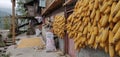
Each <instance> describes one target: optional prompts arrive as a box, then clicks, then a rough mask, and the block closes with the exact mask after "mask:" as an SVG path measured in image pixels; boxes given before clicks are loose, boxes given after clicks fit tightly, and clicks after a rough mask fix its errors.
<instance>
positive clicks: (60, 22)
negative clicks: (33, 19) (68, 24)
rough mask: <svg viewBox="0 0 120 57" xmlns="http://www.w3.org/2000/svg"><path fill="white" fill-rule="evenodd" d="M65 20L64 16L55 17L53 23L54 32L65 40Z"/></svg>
mask: <svg viewBox="0 0 120 57" xmlns="http://www.w3.org/2000/svg"><path fill="white" fill-rule="evenodd" d="M64 30H65V18H64V16H57V15H56V16H55V18H54V21H53V31H54V34H56V35H57V36H58V37H60V38H63V37H64V35H65V33H64Z"/></svg>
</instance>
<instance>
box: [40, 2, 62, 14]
mask: <svg viewBox="0 0 120 57" xmlns="http://www.w3.org/2000/svg"><path fill="white" fill-rule="evenodd" d="M62 2H63V1H62V0H54V1H53V2H51V4H50V5H49V6H48V7H47V8H46V9H44V10H43V12H42V15H45V14H47V13H49V12H50V11H51V10H54V9H55V8H56V7H58V6H59V5H62Z"/></svg>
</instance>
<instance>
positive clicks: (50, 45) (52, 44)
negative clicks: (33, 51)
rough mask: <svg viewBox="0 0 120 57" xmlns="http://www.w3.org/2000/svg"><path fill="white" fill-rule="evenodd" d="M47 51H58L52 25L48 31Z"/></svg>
mask: <svg viewBox="0 0 120 57" xmlns="http://www.w3.org/2000/svg"><path fill="white" fill-rule="evenodd" d="M46 51H47V52H49V51H56V47H55V42H54V35H53V30H52V27H50V29H49V30H48V31H47V32H46Z"/></svg>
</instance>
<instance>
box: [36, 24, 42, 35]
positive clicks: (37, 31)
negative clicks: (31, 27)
mask: <svg viewBox="0 0 120 57" xmlns="http://www.w3.org/2000/svg"><path fill="white" fill-rule="evenodd" d="M40 33H41V31H40V29H39V27H38V26H37V27H36V29H35V35H36V36H37V37H38V36H39V35H40Z"/></svg>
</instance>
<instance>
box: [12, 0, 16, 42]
mask: <svg viewBox="0 0 120 57" xmlns="http://www.w3.org/2000/svg"><path fill="white" fill-rule="evenodd" d="M12 39H13V44H15V0H12Z"/></svg>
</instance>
